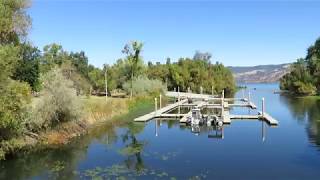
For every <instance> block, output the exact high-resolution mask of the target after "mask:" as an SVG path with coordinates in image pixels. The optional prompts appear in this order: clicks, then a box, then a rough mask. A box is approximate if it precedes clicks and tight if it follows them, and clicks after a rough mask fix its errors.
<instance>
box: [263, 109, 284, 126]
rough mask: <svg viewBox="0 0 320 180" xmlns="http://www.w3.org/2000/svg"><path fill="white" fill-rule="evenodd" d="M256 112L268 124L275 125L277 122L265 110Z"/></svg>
mask: <svg viewBox="0 0 320 180" xmlns="http://www.w3.org/2000/svg"><path fill="white" fill-rule="evenodd" d="M258 113H259V115H260V118H262V119H264V120H265V121H267V122H268V123H269V124H270V125H273V126H276V125H278V124H279V123H278V121H277V120H275V119H274V118H273V117H272V116H270V115H269V114H267V113H266V112H264V113H262V112H261V111H259V112H258Z"/></svg>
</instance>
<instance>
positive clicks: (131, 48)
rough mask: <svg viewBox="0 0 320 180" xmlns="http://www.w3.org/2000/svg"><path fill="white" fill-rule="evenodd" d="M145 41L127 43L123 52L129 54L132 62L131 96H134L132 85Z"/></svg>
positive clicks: (128, 56)
mask: <svg viewBox="0 0 320 180" xmlns="http://www.w3.org/2000/svg"><path fill="white" fill-rule="evenodd" d="M142 47H143V43H141V42H138V41H133V42H131V43H130V44H126V45H125V46H124V48H123V50H122V53H124V54H126V55H127V59H128V60H129V62H130V64H131V93H130V98H132V87H133V84H132V83H133V78H134V75H135V71H136V70H137V67H138V63H139V60H140V52H141V51H142Z"/></svg>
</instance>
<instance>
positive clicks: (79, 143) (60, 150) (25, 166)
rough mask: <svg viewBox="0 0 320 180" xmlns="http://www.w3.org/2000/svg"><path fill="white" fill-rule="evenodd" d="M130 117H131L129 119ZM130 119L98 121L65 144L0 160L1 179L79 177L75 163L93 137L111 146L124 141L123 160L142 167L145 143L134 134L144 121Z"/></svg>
mask: <svg viewBox="0 0 320 180" xmlns="http://www.w3.org/2000/svg"><path fill="white" fill-rule="evenodd" d="M131 119H132V118H130V120H131ZM128 122H130V121H129V120H128V121H127V120H119V119H117V120H114V121H109V122H108V123H102V124H99V125H97V126H95V127H93V128H92V129H90V130H89V132H88V134H86V135H84V136H82V137H79V138H78V139H76V140H73V141H72V142H71V143H70V144H68V145H63V146H59V147H57V148H53V149H48V150H38V151H37V152H30V153H26V154H23V153H21V154H19V155H18V157H15V158H12V159H9V160H7V161H3V162H0V163H1V164H0V179H28V178H32V177H35V176H39V177H40V178H41V177H42V178H41V179H48V178H49V179H78V178H79V174H78V172H77V168H78V164H79V162H80V161H82V160H83V159H85V157H86V154H87V149H88V147H89V145H90V144H91V143H92V141H93V140H96V141H98V142H99V143H101V144H105V145H108V146H111V145H112V144H114V143H116V142H117V141H118V140H119V138H121V140H122V141H123V143H125V144H126V145H125V148H124V149H122V150H121V151H122V152H124V154H123V155H124V156H126V160H125V161H124V163H125V164H126V165H127V167H128V168H132V167H135V168H136V169H137V170H139V169H142V168H144V165H143V160H142V158H141V152H142V150H143V148H144V145H145V144H146V142H144V141H139V140H138V139H137V138H136V135H137V134H138V133H140V132H142V131H143V128H144V126H145V125H144V124H135V123H128ZM117 128H124V129H127V131H126V132H125V133H124V135H123V136H119V134H117Z"/></svg>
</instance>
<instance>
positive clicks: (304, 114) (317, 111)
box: [281, 96, 320, 148]
mask: <svg viewBox="0 0 320 180" xmlns="http://www.w3.org/2000/svg"><path fill="white" fill-rule="evenodd" d="M281 101H282V102H284V103H285V104H286V105H287V106H288V107H289V108H290V110H291V113H292V115H293V117H294V118H296V119H297V120H298V121H300V122H306V130H307V134H308V137H309V140H310V142H312V143H314V144H315V145H316V146H317V147H319V148H320V100H319V99H313V98H292V97H287V96H281Z"/></svg>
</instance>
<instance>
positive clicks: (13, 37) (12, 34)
mask: <svg viewBox="0 0 320 180" xmlns="http://www.w3.org/2000/svg"><path fill="white" fill-rule="evenodd" d="M28 5H29V1H27V0H0V17H1V18H0V44H1V45H4V44H18V43H19V42H20V39H21V38H24V37H25V36H26V35H27V32H28V30H29V27H30V25H31V20H30V17H29V16H28V15H27V13H26V8H27V7H28Z"/></svg>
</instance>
